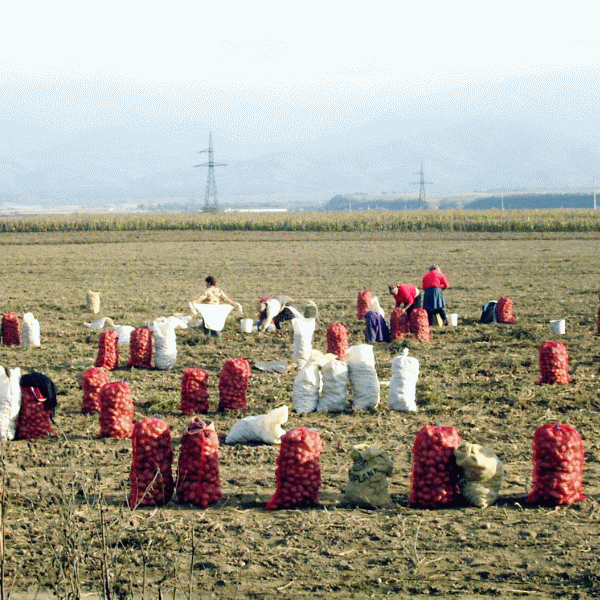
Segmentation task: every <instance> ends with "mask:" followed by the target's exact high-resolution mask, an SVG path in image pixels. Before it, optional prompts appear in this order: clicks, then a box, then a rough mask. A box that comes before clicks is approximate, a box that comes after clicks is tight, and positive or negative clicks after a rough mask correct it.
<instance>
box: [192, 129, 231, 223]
mask: <svg viewBox="0 0 600 600" xmlns="http://www.w3.org/2000/svg"><path fill="white" fill-rule="evenodd" d="M203 152H208V162H206V163H202V164H201V165H194V166H195V167H208V177H207V178H206V197H205V199H204V212H216V211H218V210H219V201H218V199H217V182H216V181H215V167H226V166H227V165H226V164H224V163H216V162H215V161H214V160H213V144H212V132H211V133H210V134H209V136H208V149H207V150H200V151H199V152H198V154H202V153H203ZM211 198H212V205H211V202H210V200H211Z"/></svg>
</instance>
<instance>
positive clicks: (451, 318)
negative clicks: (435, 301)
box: [448, 313, 458, 327]
mask: <svg viewBox="0 0 600 600" xmlns="http://www.w3.org/2000/svg"><path fill="white" fill-rule="evenodd" d="M448 325H450V326H451V327H456V326H457V325H458V315H457V314H456V313H452V314H450V315H448Z"/></svg>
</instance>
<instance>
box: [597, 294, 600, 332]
mask: <svg viewBox="0 0 600 600" xmlns="http://www.w3.org/2000/svg"><path fill="white" fill-rule="evenodd" d="M598 300H600V294H598ZM596 329H597V332H598V333H599V334H600V305H598V316H597V317H596Z"/></svg>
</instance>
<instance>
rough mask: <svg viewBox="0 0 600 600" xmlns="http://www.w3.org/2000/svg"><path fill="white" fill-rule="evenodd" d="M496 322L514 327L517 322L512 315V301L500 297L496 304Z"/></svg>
mask: <svg viewBox="0 0 600 600" xmlns="http://www.w3.org/2000/svg"><path fill="white" fill-rule="evenodd" d="M496 321H498V323H508V324H510V325H514V324H515V323H516V322H517V319H515V317H514V315H513V301H512V300H511V299H510V298H507V297H506V296H502V298H500V299H499V300H498V304H496Z"/></svg>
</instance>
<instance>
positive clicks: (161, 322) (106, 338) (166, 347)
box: [88, 316, 187, 371]
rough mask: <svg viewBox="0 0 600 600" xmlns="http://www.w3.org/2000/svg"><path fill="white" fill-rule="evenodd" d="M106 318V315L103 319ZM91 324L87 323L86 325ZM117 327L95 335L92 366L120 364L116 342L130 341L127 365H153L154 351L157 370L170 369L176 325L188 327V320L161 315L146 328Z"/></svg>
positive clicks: (145, 366)
mask: <svg viewBox="0 0 600 600" xmlns="http://www.w3.org/2000/svg"><path fill="white" fill-rule="evenodd" d="M104 321H106V318H105V319H104ZM89 325H90V324H88V326H89ZM122 327H123V329H121V330H119V329H118V328H117V327H116V326H115V328H114V329H109V330H105V331H103V332H102V333H101V334H100V336H99V337H98V353H97V355H96V361H95V366H96V367H102V368H104V369H106V370H107V371H113V370H114V369H116V368H117V367H118V366H119V344H123V343H128V344H129V361H128V363H127V366H128V367H136V368H141V369H151V368H152V356H153V354H154V366H155V367H156V368H157V369H161V370H167V369H172V368H173V367H174V366H175V364H176V362H177V336H176V333H175V330H176V329H177V328H182V329H187V323H186V322H185V321H183V320H182V319H180V318H178V317H175V316H171V317H160V318H159V319H155V320H154V321H152V322H151V323H148V326H147V327H136V328H133V327H127V328H126V329H125V327H126V326H122Z"/></svg>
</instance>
